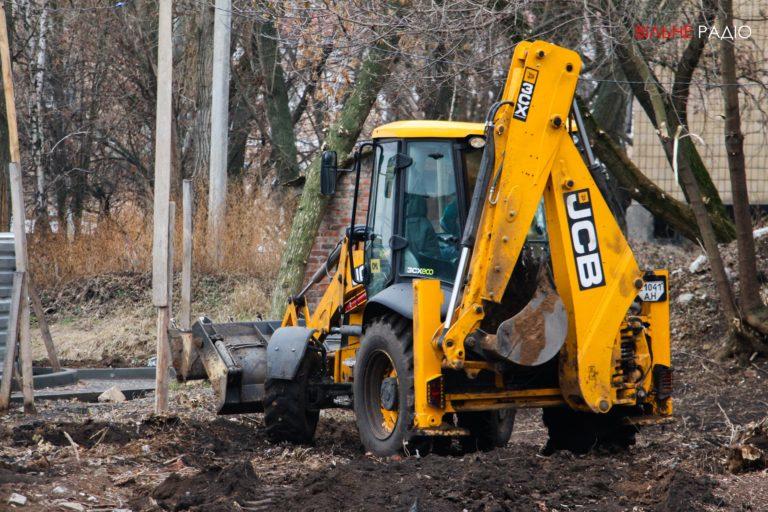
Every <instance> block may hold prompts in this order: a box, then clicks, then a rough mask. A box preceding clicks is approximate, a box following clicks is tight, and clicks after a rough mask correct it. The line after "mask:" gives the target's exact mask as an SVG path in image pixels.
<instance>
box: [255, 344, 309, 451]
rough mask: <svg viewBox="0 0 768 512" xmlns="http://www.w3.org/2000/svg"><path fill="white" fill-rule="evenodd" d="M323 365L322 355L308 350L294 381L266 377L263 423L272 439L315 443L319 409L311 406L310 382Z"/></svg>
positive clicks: (274, 440)
mask: <svg viewBox="0 0 768 512" xmlns="http://www.w3.org/2000/svg"><path fill="white" fill-rule="evenodd" d="M320 368H321V361H320V355H319V354H317V353H316V352H314V351H311V350H307V353H306V354H305V355H304V360H303V361H302V362H301V365H300V366H299V369H298V371H297V372H296V376H295V378H294V379H293V380H284V379H267V381H266V382H265V383H264V423H265V424H266V427H267V429H266V430H267V436H268V437H269V439H270V440H271V441H273V442H281V441H288V442H291V443H297V444H310V443H312V441H313V439H314V437H315V429H316V428H317V421H318V419H319V418H320V410H319V409H314V408H311V407H310V397H309V384H310V382H311V381H312V380H313V379H315V378H316V377H317V375H318V374H319V372H320Z"/></svg>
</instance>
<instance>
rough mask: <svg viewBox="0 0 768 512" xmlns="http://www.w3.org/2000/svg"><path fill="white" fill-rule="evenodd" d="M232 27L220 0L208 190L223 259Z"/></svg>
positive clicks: (213, 243) (211, 232)
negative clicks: (222, 241) (222, 244)
mask: <svg viewBox="0 0 768 512" xmlns="http://www.w3.org/2000/svg"><path fill="white" fill-rule="evenodd" d="M231 28H232V2H231V0H216V8H215V9H214V15H213V78H212V81H211V158H210V173H209V191H208V237H209V242H210V244H209V247H210V249H211V251H212V252H211V255H212V256H213V258H214V261H215V262H216V263H217V264H220V263H221V258H222V256H223V252H222V250H221V239H222V236H221V234H222V231H223V229H224V217H225V215H226V211H227V155H228V130H229V61H230V50H229V47H230V31H231Z"/></svg>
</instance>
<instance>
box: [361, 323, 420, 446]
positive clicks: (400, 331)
mask: <svg viewBox="0 0 768 512" xmlns="http://www.w3.org/2000/svg"><path fill="white" fill-rule="evenodd" d="M412 347H413V339H412V337H411V324H410V321H408V320H406V319H404V318H402V317H399V316H394V315H392V316H389V317H386V318H382V319H380V320H377V321H375V322H373V323H372V324H371V325H370V326H368V328H367V329H366V330H365V334H364V335H363V339H362V340H361V341H360V350H358V351H357V356H356V358H355V370H354V383H353V385H352V386H353V395H354V409H355V420H356V422H357V429H358V432H359V434H360V441H362V443H363V446H364V447H365V449H366V451H369V452H371V453H373V454H374V455H377V456H380V457H386V456H389V455H394V454H395V453H398V452H400V451H401V450H403V449H404V446H407V451H408V452H409V453H411V454H414V453H415V451H416V450H417V449H418V450H419V453H420V454H421V455H425V449H424V447H423V446H421V445H419V446H416V443H415V440H414V436H413V435H412V432H411V428H410V427H411V425H412V424H413V415H414V408H413V407H414V405H413V404H414V400H413V351H412ZM392 370H394V372H395V373H396V375H393V373H392ZM384 378H393V379H396V382H397V393H396V396H397V403H396V404H395V405H393V407H394V409H393V410H392V411H385V410H384V409H383V406H382V395H381V382H382V379H384ZM395 412H396V419H394V420H393V416H394V414H392V413H395Z"/></svg>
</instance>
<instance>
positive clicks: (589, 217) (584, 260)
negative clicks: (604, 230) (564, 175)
mask: <svg viewBox="0 0 768 512" xmlns="http://www.w3.org/2000/svg"><path fill="white" fill-rule="evenodd" d="M564 198H565V211H566V214H567V215H568V227H569V228H570V232H571V249H573V258H574V260H575V261H576V274H577V275H578V279H579V288H580V289H582V290H588V289H590V288H597V287H598V286H604V285H605V274H604V272H603V262H602V260H601V259H600V246H599V245H598V243H597V228H596V227H595V216H594V213H593V212H592V200H591V199H590V197H589V190H588V189H584V190H576V191H575V192H567V193H565V194H564Z"/></svg>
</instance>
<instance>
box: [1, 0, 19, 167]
mask: <svg viewBox="0 0 768 512" xmlns="http://www.w3.org/2000/svg"><path fill="white" fill-rule="evenodd" d="M0 64H2V68H3V93H4V94H5V117H6V118H7V121H8V142H9V144H10V156H11V162H20V161H21V156H20V154H19V128H18V125H17V121H16V100H15V95H14V93H13V72H12V71H11V48H10V44H9V43H8V26H7V25H6V21H5V2H0Z"/></svg>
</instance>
